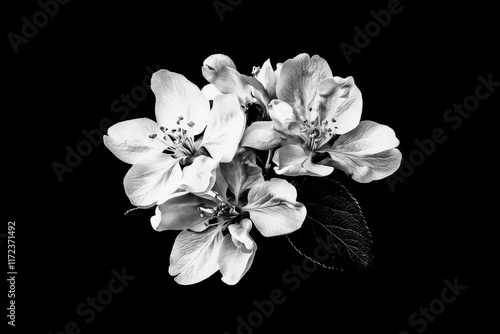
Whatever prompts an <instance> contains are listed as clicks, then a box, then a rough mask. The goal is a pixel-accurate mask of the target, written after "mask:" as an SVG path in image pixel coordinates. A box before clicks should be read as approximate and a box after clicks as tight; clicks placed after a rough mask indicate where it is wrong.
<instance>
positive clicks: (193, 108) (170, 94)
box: [151, 70, 210, 135]
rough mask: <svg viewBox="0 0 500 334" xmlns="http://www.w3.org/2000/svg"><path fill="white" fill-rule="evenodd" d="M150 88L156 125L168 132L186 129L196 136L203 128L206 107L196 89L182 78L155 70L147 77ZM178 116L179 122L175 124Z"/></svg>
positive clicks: (205, 122) (178, 75) (205, 121)
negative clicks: (153, 97) (190, 124)
mask: <svg viewBox="0 0 500 334" xmlns="http://www.w3.org/2000/svg"><path fill="white" fill-rule="evenodd" d="M151 89H152V90H153V92H154V94H155V96H156V104H155V113H156V120H157V122H158V124H159V125H161V126H163V127H166V128H168V129H174V128H175V129H176V128H178V127H179V126H180V127H181V128H187V127H188V126H187V124H188V123H189V122H193V123H194V126H192V127H191V129H192V131H193V134H195V135H196V134H199V133H201V132H202V131H203V129H204V128H205V126H206V125H207V116H208V112H209V109H210V104H209V102H208V100H207V98H206V97H205V96H204V95H203V94H202V93H201V91H200V89H199V88H198V87H197V86H196V85H195V84H193V83H192V82H191V81H189V80H188V79H186V78H185V77H184V76H183V75H181V74H177V73H174V72H170V71H167V70H159V71H157V72H155V73H154V74H153V77H152V78H151ZM179 117H182V120H181V121H180V123H179V124H178V123H177V122H178V121H179Z"/></svg>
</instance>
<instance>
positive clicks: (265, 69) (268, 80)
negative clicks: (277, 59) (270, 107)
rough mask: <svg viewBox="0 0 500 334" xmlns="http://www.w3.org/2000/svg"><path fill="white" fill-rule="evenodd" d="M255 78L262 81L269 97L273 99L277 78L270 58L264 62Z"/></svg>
mask: <svg viewBox="0 0 500 334" xmlns="http://www.w3.org/2000/svg"><path fill="white" fill-rule="evenodd" d="M256 78H257V80H259V81H260V82H261V83H262V85H264V87H265V89H266V91H267V94H268V96H269V98H270V99H275V98H276V85H277V84H278V80H277V76H276V73H275V72H274V71H273V67H272V66H271V60H270V59H268V60H266V61H265V62H264V64H263V65H262V67H261V68H260V71H259V73H258V74H257V76H256Z"/></svg>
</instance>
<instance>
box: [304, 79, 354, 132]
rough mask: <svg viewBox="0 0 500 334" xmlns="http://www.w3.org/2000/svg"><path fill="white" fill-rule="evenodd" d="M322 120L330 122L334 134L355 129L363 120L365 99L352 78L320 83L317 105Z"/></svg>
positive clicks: (326, 80)
mask: <svg viewBox="0 0 500 334" xmlns="http://www.w3.org/2000/svg"><path fill="white" fill-rule="evenodd" d="M313 108H314V109H316V110H318V112H319V114H320V117H321V120H322V121H324V120H326V121H327V122H328V127H330V128H332V130H333V133H334V134H344V133H346V132H349V131H351V130H352V129H354V128H355V127H356V126H357V125H358V124H359V120H360V119H361V111H362V109H363V98H362V97H361V92H360V90H359V89H358V87H356V85H355V84H354V79H353V78H352V77H347V78H346V79H343V78H340V77H332V78H326V79H323V80H322V81H321V82H320V83H319V87H318V95H317V96H316V104H315V106H314V107H313Z"/></svg>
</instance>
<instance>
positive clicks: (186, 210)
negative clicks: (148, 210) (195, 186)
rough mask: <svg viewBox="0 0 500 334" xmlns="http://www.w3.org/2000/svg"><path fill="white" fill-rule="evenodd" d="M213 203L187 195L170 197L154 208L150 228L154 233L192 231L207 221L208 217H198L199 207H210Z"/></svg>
mask: <svg viewBox="0 0 500 334" xmlns="http://www.w3.org/2000/svg"><path fill="white" fill-rule="evenodd" d="M214 205H216V204H215V203H214V202H213V201H210V200H208V199H205V198H201V197H198V196H196V195H193V194H189V193H181V194H180V196H172V197H170V198H169V199H168V200H167V201H165V202H164V203H162V204H160V205H158V206H157V207H156V211H155V215H154V216H153V217H151V226H152V227H153V228H154V229H155V230H156V231H165V230H186V229H193V228H197V227H198V226H200V224H203V223H204V222H206V221H208V220H209V219H210V217H208V218H207V216H203V215H200V213H201V211H200V210H198V208H199V207H200V206H207V207H212V206H214Z"/></svg>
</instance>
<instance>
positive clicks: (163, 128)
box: [160, 126, 168, 132]
mask: <svg viewBox="0 0 500 334" xmlns="http://www.w3.org/2000/svg"><path fill="white" fill-rule="evenodd" d="M160 130H161V132H165V131H167V130H168V128H166V127H164V126H160Z"/></svg>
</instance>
